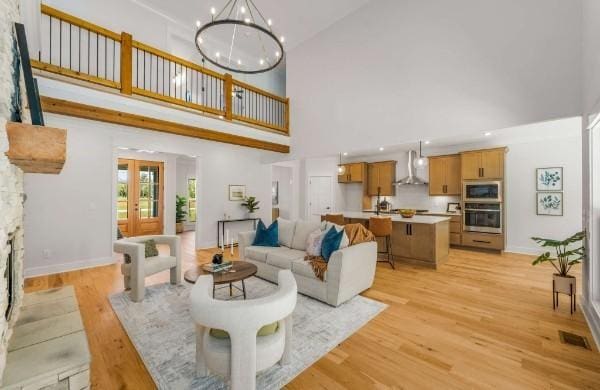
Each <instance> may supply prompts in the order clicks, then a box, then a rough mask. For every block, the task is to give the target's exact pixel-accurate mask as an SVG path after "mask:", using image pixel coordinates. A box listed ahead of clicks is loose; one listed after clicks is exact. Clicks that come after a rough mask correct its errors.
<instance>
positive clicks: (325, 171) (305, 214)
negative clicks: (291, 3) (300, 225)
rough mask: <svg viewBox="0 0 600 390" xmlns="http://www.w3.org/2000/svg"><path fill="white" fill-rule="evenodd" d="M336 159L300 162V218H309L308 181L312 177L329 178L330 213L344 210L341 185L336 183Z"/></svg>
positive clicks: (328, 158)
mask: <svg viewBox="0 0 600 390" xmlns="http://www.w3.org/2000/svg"><path fill="white" fill-rule="evenodd" d="M337 166H338V159H337V158H336V157H324V158H312V159H306V160H302V163H301V169H300V181H301V182H300V188H299V190H300V193H301V195H302V196H301V199H300V213H299V214H300V218H302V219H309V218H310V215H309V213H310V208H309V204H308V203H309V197H308V191H309V187H308V186H309V183H308V182H309V180H310V178H311V177H312V176H330V177H331V182H332V199H333V204H332V212H338V211H343V210H345V200H344V193H343V188H342V184H338V182H337Z"/></svg>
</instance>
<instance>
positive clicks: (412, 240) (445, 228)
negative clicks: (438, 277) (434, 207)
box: [392, 221, 450, 267]
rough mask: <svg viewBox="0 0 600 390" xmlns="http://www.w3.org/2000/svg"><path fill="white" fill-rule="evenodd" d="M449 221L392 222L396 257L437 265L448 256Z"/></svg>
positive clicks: (393, 245)
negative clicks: (432, 222) (433, 222)
mask: <svg viewBox="0 0 600 390" xmlns="http://www.w3.org/2000/svg"><path fill="white" fill-rule="evenodd" d="M449 227H450V224H449V221H444V222H439V223H435V224H427V223H411V222H397V221H394V222H393V224H392V255H393V256H394V257H395V258H399V259H404V260H408V261H413V262H417V263H426V264H429V265H431V266H433V267H437V266H438V265H440V264H441V263H442V262H443V261H445V260H446V259H447V257H448V245H449V239H450V231H449Z"/></svg>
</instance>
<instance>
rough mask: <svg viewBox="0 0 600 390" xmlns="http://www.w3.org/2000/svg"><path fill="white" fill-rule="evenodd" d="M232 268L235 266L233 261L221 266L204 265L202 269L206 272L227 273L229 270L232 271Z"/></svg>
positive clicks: (223, 263) (225, 262)
mask: <svg viewBox="0 0 600 390" xmlns="http://www.w3.org/2000/svg"><path fill="white" fill-rule="evenodd" d="M232 266H233V263H232V262H231V261H224V262H222V263H221V264H213V263H206V264H203V265H202V269H204V270H205V271H208V272H213V273H214V272H221V271H227V270H229V269H231V267H232Z"/></svg>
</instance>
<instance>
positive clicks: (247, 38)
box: [195, 0, 285, 74]
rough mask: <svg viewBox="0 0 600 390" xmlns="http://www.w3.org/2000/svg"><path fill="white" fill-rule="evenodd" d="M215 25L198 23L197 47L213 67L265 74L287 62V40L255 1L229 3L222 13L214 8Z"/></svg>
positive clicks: (213, 22)
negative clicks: (279, 34)
mask: <svg viewBox="0 0 600 390" xmlns="http://www.w3.org/2000/svg"><path fill="white" fill-rule="evenodd" d="M210 13H211V21H210V22H209V23H206V24H204V25H203V24H202V23H200V21H197V22H196V27H197V28H198V30H197V31H196V39H195V41H196V47H197V48H198V51H199V52H200V54H201V55H202V56H203V57H204V58H205V59H206V60H207V61H209V62H210V63H212V64H214V65H216V66H218V67H220V68H222V69H225V70H228V71H232V72H237V73H246V74H253V73H263V72H267V71H269V70H271V69H273V68H275V67H276V66H277V65H279V63H280V62H281V61H282V60H283V57H284V55H285V52H284V50H283V42H284V37H283V36H280V37H279V38H278V37H277V36H276V35H275V34H274V33H273V29H272V28H271V27H272V25H273V21H272V20H271V19H265V17H264V16H263V14H262V13H261V12H260V10H259V9H258V8H257V7H256V5H255V4H254V2H253V1H252V0H229V1H228V2H227V4H225V6H224V7H223V9H221V10H220V11H219V12H217V10H216V9H215V8H214V7H212V8H211V10H210Z"/></svg>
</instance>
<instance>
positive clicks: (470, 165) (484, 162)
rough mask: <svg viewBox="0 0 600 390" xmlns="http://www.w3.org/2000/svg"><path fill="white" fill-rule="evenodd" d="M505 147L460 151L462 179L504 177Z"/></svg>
mask: <svg viewBox="0 0 600 390" xmlns="http://www.w3.org/2000/svg"><path fill="white" fill-rule="evenodd" d="M505 150H506V149H505V148H499V149H488V150H475V151H471V152H463V153H461V170H462V179H463V180H480V179H502V178H504V153H505Z"/></svg>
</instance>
